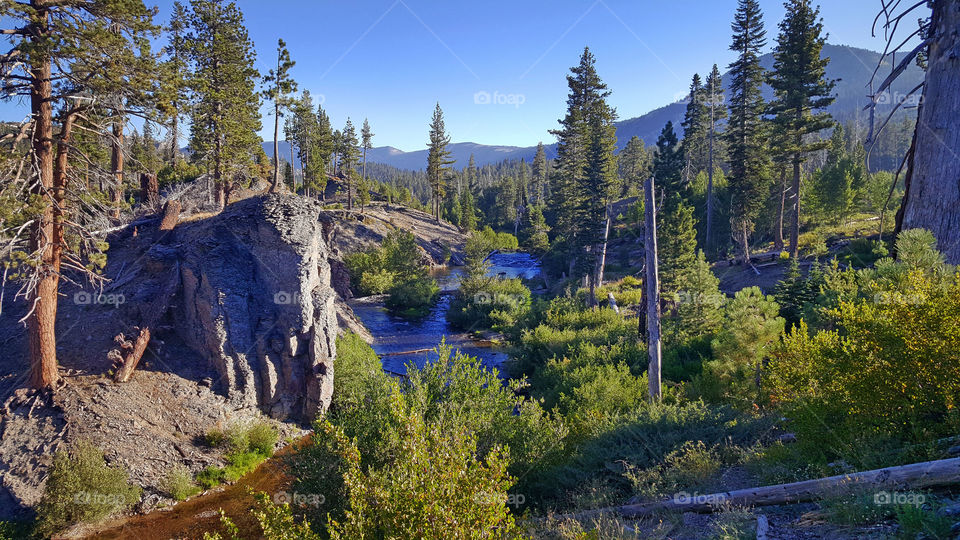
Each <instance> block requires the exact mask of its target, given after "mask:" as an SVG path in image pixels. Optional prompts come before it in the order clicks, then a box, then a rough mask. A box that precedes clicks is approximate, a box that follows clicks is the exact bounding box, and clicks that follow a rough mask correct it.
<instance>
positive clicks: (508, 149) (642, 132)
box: [263, 44, 923, 170]
mask: <svg viewBox="0 0 960 540" xmlns="http://www.w3.org/2000/svg"><path fill="white" fill-rule="evenodd" d="M823 56H826V57H830V60H831V61H830V64H829V65H828V66H827V76H828V77H830V78H833V79H837V86H836V89H835V93H836V95H837V100H836V102H834V104H833V105H831V106H830V107H829V109H828V110H829V112H830V114H832V115H833V117H834V118H836V119H837V120H839V121H840V122H843V123H847V122H850V121H852V120H855V119H857V118H860V119H862V121H863V122H866V121H867V117H866V113H864V112H863V108H864V107H865V106H866V105H867V104H869V102H870V100H869V99H868V98H867V97H866V95H867V93H868V88H867V85H868V83H869V82H870V77H871V76H872V74H873V70H874V69H875V68H876V66H877V63H878V62H879V60H880V56H881V54H880V53H878V52H875V51H869V50H866V49H859V48H856V47H849V46H846V45H830V44H828V45H826V46H825V47H824V48H823ZM760 61H761V64H762V65H763V66H764V67H765V68H766V69H771V68H772V67H773V54H772V53H768V54H765V55H763V56H762V57H761V59H760ZM889 70H890V60H889V59H887V60H885V61H884V62H883V66H882V67H881V69H880V73H881V74H884V73H888V72H889ZM705 75H706V74H705V73H702V74H701V76H705ZM922 79H923V71H922V70H920V68H918V67H917V66H916V65H911V66H910V67H909V68H908V69H907V70H906V72H905V73H904V74H903V75H902V76H901V77H900V78H899V79H897V81H896V82H895V83H894V84H893V88H892V90H891V91H890V92H889V93H888V94H889V97H890V98H891V99H888V100H887V103H885V104H881V105H880V106H879V107H878V111H879V112H880V115H881V116H883V114H884V112H885V111H886V112H889V111H890V110H891V108H892V105H891V104H890V102H891V101H893V99H892V98H893V97H897V96H902V95H906V94H907V92H909V91H910V90H911V89H912V88H913V87H915V86H916V85H917V84H918V83H919V82H920V81H921V80H922ZM723 82H724V86H725V87H727V88H729V86H730V75H729V73H724V75H723ZM764 93H765V96H766V98H767V99H770V98H771V97H772V95H773V93H772V90H771V89H770V88H769V87H765V88H764ZM728 94H729V93H728ZM685 108H686V105H685V104H684V103H683V102H682V101H678V102H675V103H670V104H669V105H664V106H663V107H660V108H658V109H654V110H652V111H650V112H648V113H646V114H644V115H641V116H638V117H635V118H628V119H626V120H621V121H620V122H617V145H618V147H619V148H623V146H624V145H626V143H627V141H629V140H630V138H631V137H633V136H637V137H640V138H641V139H643V141H644V142H645V143H646V144H647V145H651V144H655V143H656V142H657V136H658V135H659V134H660V130H662V129H663V126H664V124H666V123H667V122H668V121H673V123H674V124H676V125H678V131H679V130H682V128H679V124H680V122H681V121H682V120H683V113H684V110H685ZM910 114H912V111H911V113H910ZM544 138H545V141H544V142H546V141H547V140H550V139H552V138H551V137H549V135H547V134H546V132H545V133H544ZM263 148H264V150H265V151H266V152H267V155H269V156H272V155H273V142H272V141H270V142H265V143H263ZM546 149H547V158H552V157H554V155H555V152H556V145H555V144H550V145H549V146H547V147H546ZM448 150H450V153H451V157H452V159H454V160H456V163H455V165H454V166H455V167H458V168H460V167H465V166H466V165H467V161H468V160H469V159H470V155H471V154H472V155H473V156H474V159H475V160H476V162H477V165H486V164H492V163H498V162H500V161H503V160H504V159H523V160H525V161H531V160H532V159H533V156H534V154H535V153H536V147H535V146H528V147H520V146H491V145H484V144H477V143H472V142H463V143H453V144H451V145H449V147H448ZM280 155H281V156H288V155H290V147H289V145H288V144H287V142H286V141H281V142H280ZM367 159H368V161H371V162H376V163H384V164H386V165H390V166H392V167H396V168H398V169H408V170H419V169H423V168H424V167H425V164H426V162H427V151H426V150H425V149H424V150H417V151H413V152H404V151H402V150H399V149H397V148H394V147H391V146H380V147H376V148H373V149H372V150H369V151H368V152H367Z"/></svg>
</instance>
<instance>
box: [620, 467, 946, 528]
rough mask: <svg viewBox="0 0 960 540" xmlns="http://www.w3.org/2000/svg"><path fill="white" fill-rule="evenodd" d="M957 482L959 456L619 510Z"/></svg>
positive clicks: (716, 505) (637, 512)
mask: <svg viewBox="0 0 960 540" xmlns="http://www.w3.org/2000/svg"><path fill="white" fill-rule="evenodd" d="M950 484H960V458H952V459H942V460H938V461H924V462H921V463H913V464H910V465H900V466H898V467H887V468H885V469H875V470H872V471H864V472H859V473H853V474H841V475H838V476H830V477H827V478H817V479H814V480H804V481H802V482H793V483H790V484H777V485H774V486H764V487H757V488H747V489H738V490H735V491H727V492H723V493H712V494H710V495H697V496H691V497H680V496H678V497H674V498H673V499H670V500H666V501H658V502H653V503H644V504H628V505H626V506H621V507H620V508H619V511H620V512H621V513H622V514H623V515H624V516H626V517H639V516H644V515H649V514H652V513H656V512H662V511H667V510H677V511H683V512H713V511H715V510H718V509H721V508H725V507H728V506H731V505H733V506H770V505H777V504H787V503H798V502H809V501H815V500H818V499H821V498H823V497H825V496H837V495H845V494H849V493H855V492H859V491H866V490H877V492H878V493H877V496H878V497H882V496H883V493H882V491H883V490H890V489H924V488H930V487H935V486H944V485H950Z"/></svg>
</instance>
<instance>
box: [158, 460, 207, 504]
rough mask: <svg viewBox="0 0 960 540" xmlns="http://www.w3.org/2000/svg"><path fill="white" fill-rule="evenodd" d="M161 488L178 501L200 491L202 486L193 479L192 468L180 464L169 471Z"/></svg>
mask: <svg viewBox="0 0 960 540" xmlns="http://www.w3.org/2000/svg"><path fill="white" fill-rule="evenodd" d="M161 489H163V491H165V492H166V493H167V495H170V496H171V497H173V498H174V499H176V500H178V501H182V500H184V499H186V498H188V497H192V496H193V495H196V494H197V493H200V486H198V485H197V484H196V483H195V482H194V481H193V475H192V474H190V470H189V469H187V468H186V467H184V466H183V465H179V464H178V465H176V466H174V467H173V468H172V469H170V471H169V472H167V476H166V477H165V478H164V479H163V485H162V486H161Z"/></svg>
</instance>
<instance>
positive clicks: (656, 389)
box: [643, 176, 662, 401]
mask: <svg viewBox="0 0 960 540" xmlns="http://www.w3.org/2000/svg"><path fill="white" fill-rule="evenodd" d="M644 196H645V199H646V201H645V204H644V211H643V213H644V217H645V221H646V226H645V231H644V242H643V245H644V251H645V258H646V265H645V266H646V270H647V272H646V279H645V280H644V281H646V283H645V284H644V286H645V288H646V301H647V355H648V356H649V357H650V364H649V366H648V367H647V380H648V384H649V391H650V400H651V401H659V400H660V398H661V395H662V393H661V389H660V371H661V351H660V276H659V275H658V271H657V266H658V263H657V216H656V213H657V207H656V200H655V196H654V185H653V177H652V176H651V177H650V178H648V179H647V181H646V184H645V186H644Z"/></svg>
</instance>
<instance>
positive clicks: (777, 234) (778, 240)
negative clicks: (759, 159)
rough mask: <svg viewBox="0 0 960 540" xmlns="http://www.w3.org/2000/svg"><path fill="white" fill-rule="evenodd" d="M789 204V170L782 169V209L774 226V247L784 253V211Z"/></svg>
mask: <svg viewBox="0 0 960 540" xmlns="http://www.w3.org/2000/svg"><path fill="white" fill-rule="evenodd" d="M786 202H787V169H786V167H782V168H781V169H780V207H779V209H778V210H777V221H776V223H774V226H773V247H774V249H776V250H777V251H783V211H784V207H785V206H786Z"/></svg>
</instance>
